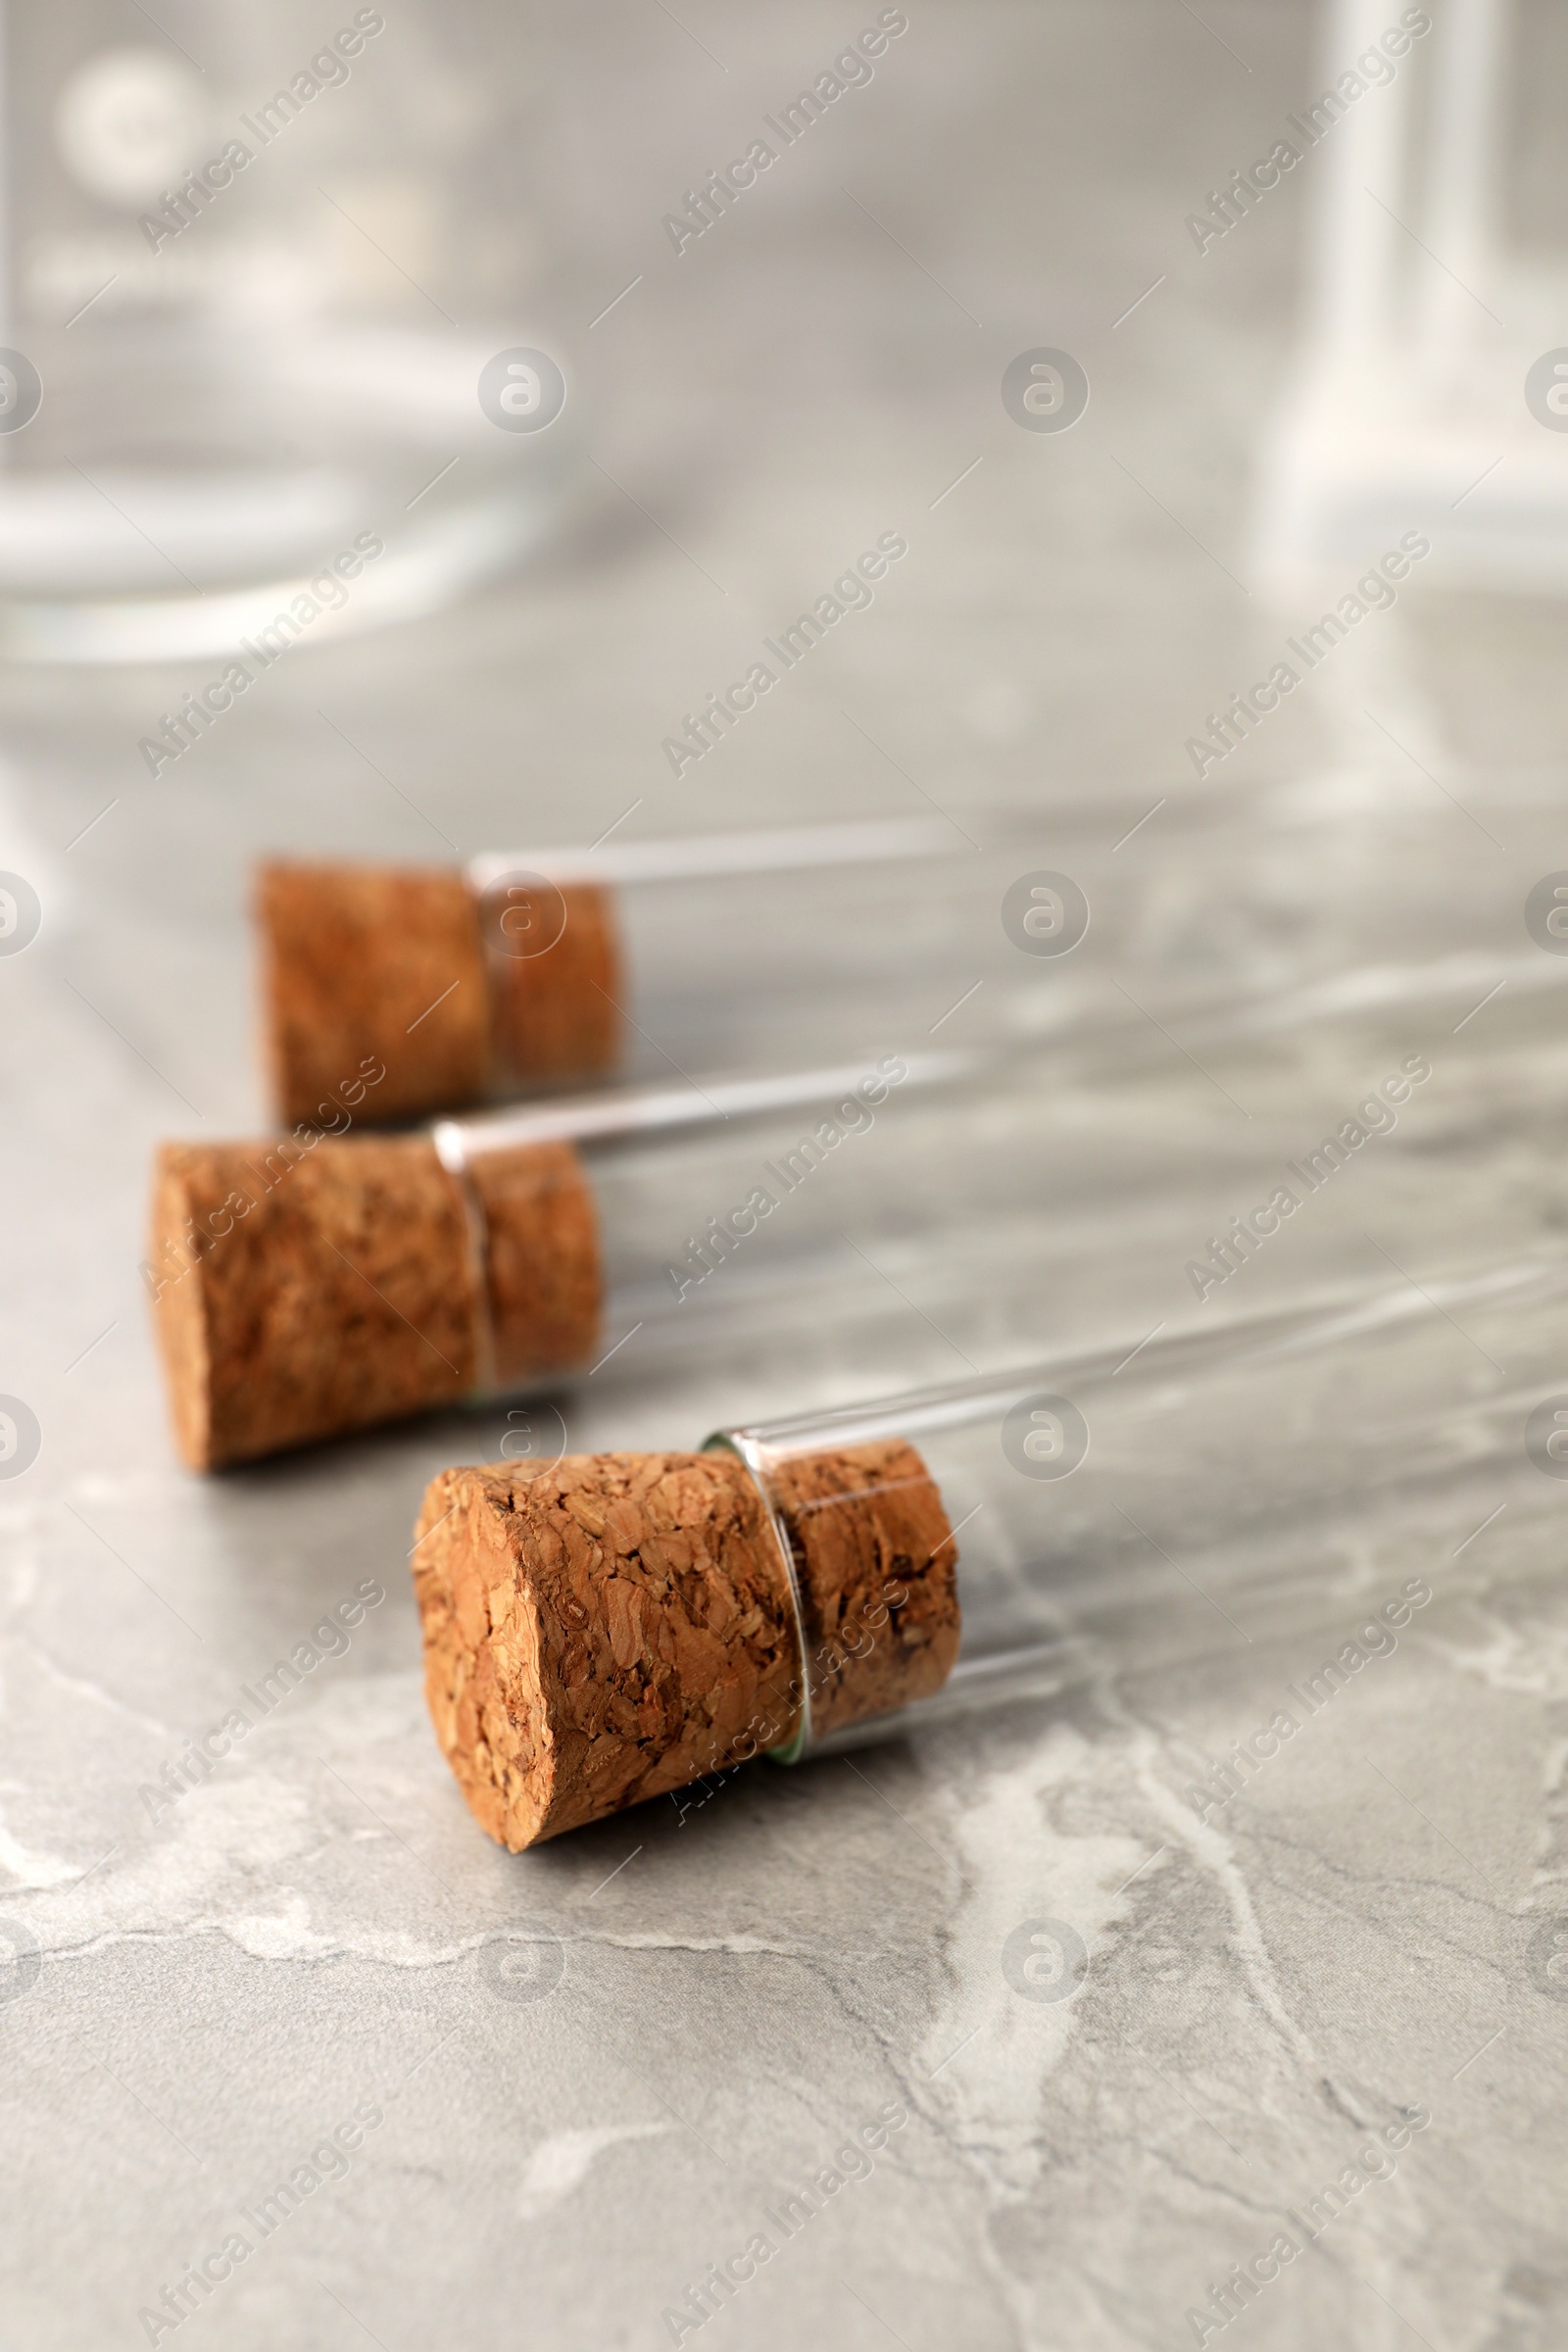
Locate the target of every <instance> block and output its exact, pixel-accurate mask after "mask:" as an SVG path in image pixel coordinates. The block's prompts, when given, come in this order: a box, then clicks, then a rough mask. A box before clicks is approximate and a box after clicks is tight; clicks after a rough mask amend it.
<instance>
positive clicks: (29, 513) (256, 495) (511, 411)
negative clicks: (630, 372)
mask: <svg viewBox="0 0 1568 2352" xmlns="http://www.w3.org/2000/svg"><path fill="white" fill-rule="evenodd" d="M3 10H4V0H0V44H3V49H0V55H3V73H4V81H3V109H4V111H3V116H0V134H3V140H4V145H3V150H0V169H3V174H4V181H3V193H0V653H4V654H6V655H8V656H10V657H12V658H20V659H25V660H33V661H53V662H73V661H81V662H103V661H110V662H115V661H123V662H135V661H162V660H170V659H175V658H181V657H184V656H189V655H195V654H203V653H210V652H219V651H221V650H223V649H225V648H229V647H232V646H234V645H235V643H236V641H237V640H239V639H240V638H242V637H245V636H248V635H251V634H253V633H254V632H256V631H259V630H265V629H268V628H269V627H276V625H277V624H278V623H279V622H280V621H286V622H287V624H288V628H289V630H290V631H291V632H292V635H293V636H299V635H304V634H308V635H309V637H310V639H311V640H312V641H313V642H315V641H317V640H319V638H321V637H323V636H326V635H330V634H334V633H343V632H346V631H351V630H357V629H363V628H367V627H369V626H372V625H374V624H376V623H378V622H381V621H384V620H391V619H401V618H404V617H408V616H410V615H412V614H414V613H420V612H425V611H429V610H431V609H432V608H433V607H435V606H438V605H440V604H442V603H444V602H446V601H447V600H448V599H449V598H451V597H453V596H455V595H457V594H459V593H461V592H462V591H463V590H464V589H465V588H466V587H468V586H469V585H471V584H472V583H473V582H475V581H477V580H478V579H481V578H483V577H484V576H486V575H487V574H489V573H491V572H493V571H495V570H496V569H498V568H500V567H501V566H502V565H504V564H507V563H508V562H510V561H511V560H513V559H514V558H515V556H516V555H517V554H518V553H519V552H521V551H523V550H525V549H526V548H527V547H528V546H529V545H530V543H531V542H533V541H535V540H537V539H538V538H539V537H540V536H541V535H543V534H544V533H545V532H546V531H547V530H549V529H550V528H551V527H552V525H553V524H554V523H555V521H556V520H557V518H558V517H559V515H560V514H561V511H562V509H563V507H564V503H565V501H566V499H567V497H568V495H569V492H570V489H571V485H572V483H573V481H574V479H575V478H576V475H577V468H576V466H575V465H574V463H573V449H572V445H573V437H574V425H575V417H574V414H573V410H572V406H571V404H570V403H568V402H565V384H564V377H563V375H562V373H561V369H560V364H559V361H558V360H556V359H555V358H554V357H553V356H550V354H551V353H552V352H553V351H554V350H556V349H559V340H558V338H557V337H556V336H555V335H554V334H553V333H552V332H551V330H550V327H549V325H548V323H547V320H546V304H547V301H548V297H547V295H546V292H545V289H544V285H543V278H544V269H543V254H542V250H541V242H540V239H539V236H538V231H537V226H536V221H535V217H534V213H533V210H532V207H531V206H530V204H529V202H528V201H527V191H526V188H525V187H523V186H519V185H518V184H517V180H518V175H519V173H520V172H522V169H523V167H522V163H521V159H522V158H524V157H526V155H527V154H528V153H529V152H530V147H531V141H530V139H529V137H528V130H529V117H530V112H531V108H532V105H533V101H534V89H535V76H534V75H533V74H532V73H530V68H529V57H528V44H527V42H526V40H525V38H524V37H523V31H522V28H521V27H520V26H519V25H517V24H516V23H515V21H514V20H513V19H512V18H511V16H510V14H509V13H507V12H503V11H500V10H490V9H486V10H484V12H483V18H484V23H483V38H482V40H473V41H469V40H468V39H467V37H466V34H467V30H468V23H467V17H466V11H465V10H464V9H463V8H461V7H456V8H454V10H453V11H452V14H451V15H450V17H449V16H448V15H447V13H446V12H445V11H443V12H442V13H441V15H440V16H439V17H437V15H436V13H435V12H433V11H429V10H426V9H422V8H418V7H414V6H410V5H405V6H402V7H400V8H398V9H397V10H396V11H395V12H391V13H387V12H384V11H383V10H382V9H380V8H377V7H365V6H362V7H355V6H353V5H350V4H349V0H336V5H335V7H334V9H333V11H332V14H331V15H330V16H324V15H323V13H322V11H321V10H320V9H319V7H310V8H307V7H306V6H305V5H303V0H271V4H270V6H269V7H268V8H267V9H265V10H252V9H247V8H244V7H242V6H240V5H239V4H238V0H161V4H160V6H159V7H158V10H157V14H156V19H155V17H154V15H153V14H152V13H151V12H149V11H146V10H144V9H141V8H140V7H138V6H137V5H136V0H65V4H64V5H61V6H57V7H54V8H47V9H46V8H43V7H40V6H37V5H36V4H34V5H32V6H30V7H26V8H22V7H19V6H16V5H13V7H12V10H11V13H10V17H9V21H7V20H6V19H5V18H4V14H3ZM541 347H544V348H541ZM563 405H564V408H565V414H564V416H562V415H560V412H561V410H562V408H563ZM313 583H314V593H313ZM312 608H314V610H313V609H312Z"/></svg>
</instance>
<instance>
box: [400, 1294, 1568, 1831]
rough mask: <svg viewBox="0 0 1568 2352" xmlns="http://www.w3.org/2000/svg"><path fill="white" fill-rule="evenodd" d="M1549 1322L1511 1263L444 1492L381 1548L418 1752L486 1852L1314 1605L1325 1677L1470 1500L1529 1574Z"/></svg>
mask: <svg viewBox="0 0 1568 2352" xmlns="http://www.w3.org/2000/svg"><path fill="white" fill-rule="evenodd" d="M1565 1303H1568V1259H1564V1258H1561V1257H1551V1258H1543V1259H1541V1260H1539V1261H1533V1262H1529V1263H1522V1264H1516V1265H1512V1266H1504V1267H1501V1268H1497V1269H1493V1270H1489V1271H1485V1272H1483V1273H1480V1274H1476V1275H1469V1276H1464V1277H1459V1278H1455V1279H1452V1280H1449V1281H1447V1282H1445V1283H1429V1284H1427V1285H1425V1286H1424V1287H1423V1289H1422V1290H1420V1291H1417V1290H1416V1289H1415V1287H1414V1286H1413V1285H1409V1284H1406V1285H1403V1286H1401V1288H1400V1289H1399V1290H1397V1292H1396V1291H1391V1292H1380V1293H1375V1294H1363V1295H1361V1296H1358V1297H1354V1298H1349V1299H1341V1300H1338V1301H1335V1302H1332V1303H1330V1304H1327V1305H1321V1306H1318V1307H1315V1308H1312V1309H1308V1310H1303V1311H1301V1312H1299V1313H1295V1314H1284V1315H1269V1316H1265V1317H1259V1318H1256V1319H1255V1320H1252V1321H1250V1322H1248V1323H1238V1324H1234V1325H1232V1326H1230V1327H1229V1328H1228V1329H1224V1330H1220V1331H1207V1332H1203V1333H1201V1334H1188V1335H1179V1336H1176V1337H1173V1338H1170V1339H1166V1340H1160V1341H1156V1342H1154V1343H1152V1345H1149V1346H1147V1347H1145V1348H1136V1347H1135V1348H1130V1349H1129V1348H1127V1347H1119V1348H1106V1349H1103V1350H1101V1351H1099V1352H1096V1353H1091V1354H1086V1355H1082V1356H1078V1357H1075V1358H1068V1359H1065V1360H1063V1359H1057V1360H1054V1361H1048V1362H1045V1363H1042V1364H1037V1365H1033V1366H1029V1367H1026V1368H1024V1369H1021V1370H1015V1371H1010V1372H1008V1373H1006V1374H1005V1375H1003V1376H1001V1377H988V1378H982V1379H977V1380H971V1381H966V1382H963V1383H960V1384H958V1385H956V1386H953V1387H946V1388H938V1389H927V1390H922V1391H918V1392H915V1393H913V1394H911V1395H907V1396H903V1397H890V1398H886V1399H882V1400H878V1401H876V1402H872V1403H868V1404H865V1405H862V1406H858V1407H854V1408H850V1409H847V1410H842V1411H834V1412H828V1413H821V1414H809V1415H803V1416H800V1417H797V1418H794V1419H789V1420H780V1421H773V1422H767V1423H763V1424H760V1425H758V1426H753V1427H745V1428H741V1427H736V1428H729V1429H724V1430H720V1431H719V1432H718V1433H717V1434H716V1435H715V1436H714V1437H712V1438H711V1439H710V1440H709V1441H708V1444H707V1446H705V1447H704V1448H703V1449H702V1450H701V1451H699V1452H695V1453H685V1454H682V1453H620V1454H615V1453H611V1454H579V1455H565V1456H564V1457H562V1458H561V1459H558V1460H556V1461H554V1462H545V1461H541V1460H532V1461H512V1462H500V1463H495V1464H492V1465H490V1466H489V1467H487V1468H462V1469H453V1470H448V1471H446V1472H443V1473H442V1474H441V1476H439V1477H438V1478H436V1479H435V1480H434V1481H433V1482H432V1483H431V1485H430V1487H429V1489H428V1491H427V1493H426V1495H425V1500H424V1506H423V1510H422V1512H421V1515H420V1518H419V1523H418V1527H417V1536H416V1543H415V1547H414V1551H413V1554H412V1558H413V1565H414V1574H415V1582H416V1588H417V1596H418V1601H419V1607H420V1614H421V1622H422V1625H423V1632H424V1643H425V1663H426V1689H427V1694H428V1697H429V1702H430V1708H431V1713H432V1717H433V1720H434V1724H435V1729H436V1733H437V1737H438V1740H439V1742H440V1745H441V1747H442V1749H443V1751H444V1752H445V1754H446V1756H447V1759H448V1761H449V1763H450V1764H451V1766H452V1768H453V1771H454V1773H455V1774H456V1776H457V1778H458V1780H459V1782H460V1784H461V1786H462V1788H463V1790H464V1793H465V1795H466V1799H467V1801H468V1803H469V1805H470V1807H471V1809H472V1810H473V1812H474V1813H475V1815H476V1817H477V1818H478V1820H479V1821H480V1822H481V1824H482V1825H483V1827H484V1828H485V1829H486V1830H487V1831H489V1833H490V1834H491V1835H492V1836H493V1837H495V1838H497V1839H498V1840H500V1841H501V1842H502V1843H504V1844H506V1845H508V1846H510V1847H511V1848H512V1849H513V1850H518V1849H520V1848H521V1847H523V1846H526V1845H530V1844H533V1843H534V1842H536V1841H537V1840H539V1839H541V1838H550V1837H554V1836H556V1835H557V1834H558V1833H560V1832H562V1831H564V1830H568V1829H572V1828H575V1827H578V1826H580V1825H582V1824H583V1823H586V1822H590V1821H594V1820H597V1819H600V1818H602V1817H604V1816H605V1815H607V1814H609V1813H613V1812H614V1811H616V1810H618V1809H619V1808H620V1807H622V1806H624V1805H628V1804H632V1803H634V1802H637V1801H639V1800H641V1799H644V1798H649V1797H654V1796H660V1795H664V1794H666V1793H669V1792H672V1791H676V1790H679V1789H682V1788H685V1787H688V1786H690V1785H691V1784H692V1783H693V1782H694V1781H696V1780H698V1779H701V1778H706V1777H707V1776H709V1775H711V1774H712V1773H715V1772H720V1771H724V1770H727V1769H729V1768H731V1767H734V1766H736V1765H739V1764H741V1763H743V1762H747V1761H749V1760H751V1759H752V1758H753V1757H756V1756H758V1755H770V1756H772V1757H773V1758H774V1759H775V1760H777V1761H780V1762H795V1761H799V1760H800V1759H802V1758H805V1757H809V1756H820V1755H826V1754H829V1753H831V1752H833V1751H835V1750H837V1749H840V1748H843V1747H848V1746H851V1745H855V1744H858V1743H859V1742H862V1741H864V1740H869V1739H876V1738H883V1737H886V1736H888V1735H891V1734H901V1733H907V1732H915V1731H918V1730H920V1729H922V1728H923V1727H926V1726H929V1725H933V1724H936V1723H939V1722H943V1721H946V1720H948V1719H950V1718H955V1717H958V1716H961V1715H964V1714H973V1713H975V1712H977V1711H984V1712H987V1713H989V1712H990V1711H992V1710H994V1709H995V1708H997V1707H1000V1706H1002V1705H1005V1704H1011V1703H1017V1702H1019V1701H1023V1700H1029V1699H1038V1698H1040V1697H1041V1696H1043V1695H1048V1694H1051V1693H1053V1692H1055V1691H1060V1690H1061V1689H1062V1688H1063V1686H1064V1685H1065V1684H1066V1683H1068V1682H1070V1681H1071V1680H1073V1679H1074V1678H1075V1677H1081V1676H1083V1675H1084V1674H1086V1673H1093V1672H1094V1671H1096V1669H1097V1667H1098V1669H1100V1670H1101V1671H1103V1672H1106V1673H1109V1672H1111V1671H1114V1672H1115V1673H1116V1674H1117V1676H1118V1677H1121V1676H1125V1675H1128V1674H1132V1673H1137V1672H1151V1671H1158V1670H1160V1669H1162V1668H1168V1667H1169V1666H1170V1665H1171V1664H1172V1663H1173V1662H1175V1661H1177V1660H1179V1659H1181V1658H1183V1657H1188V1656H1193V1655H1198V1654H1202V1653H1204V1652H1211V1651H1212V1650H1213V1649H1214V1648H1215V1646H1216V1645H1218V1646H1220V1647H1224V1646H1226V1645H1231V1646H1235V1645H1237V1644H1239V1643H1241V1642H1244V1641H1250V1640H1251V1639H1253V1638H1254V1637H1256V1638H1261V1636H1262V1635H1263V1634H1264V1633H1266V1632H1268V1631H1270V1630H1274V1631H1278V1630H1279V1629H1281V1628H1282V1627H1285V1626H1287V1625H1301V1626H1305V1625H1313V1626H1315V1625H1316V1624H1317V1623H1318V1621H1319V1620H1321V1618H1322V1615H1323V1613H1324V1608H1325V1602H1326V1599H1329V1598H1332V1599H1334V1600H1335V1601H1336V1602H1337V1603H1338V1606H1339V1612H1340V1613H1342V1614H1345V1615H1346V1616H1347V1617H1349V1616H1350V1613H1351V1612H1352V1611H1354V1612H1356V1614H1355V1617H1354V1623H1355V1624H1356V1627H1357V1629H1358V1630H1357V1632H1356V1634H1355V1636H1354V1638H1353V1639H1352V1640H1351V1641H1350V1642H1348V1643H1345V1644H1344V1645H1343V1646H1340V1647H1337V1648H1331V1649H1330V1651H1329V1656H1330V1658H1331V1659H1337V1660H1338V1663H1337V1664H1336V1665H1334V1666H1333V1667H1332V1669H1331V1673H1332V1675H1333V1676H1334V1677H1337V1679H1338V1683H1340V1684H1343V1683H1345V1682H1347V1681H1348V1680H1349V1679H1350V1678H1351V1677H1352V1675H1353V1674H1354V1673H1355V1672H1357V1671H1359V1669H1360V1667H1361V1666H1362V1665H1363V1664H1364V1662H1365V1659H1366V1657H1367V1656H1368V1655H1376V1654H1379V1652H1380V1651H1384V1650H1387V1649H1388V1648H1391V1647H1393V1646H1395V1645H1396V1643H1397V1639H1398V1636H1399V1633H1400V1631H1401V1630H1402V1629H1403V1628H1404V1627H1405V1626H1407V1625H1408V1624H1409V1623H1410V1622H1411V1619H1412V1617H1413V1616H1414V1614H1415V1612H1417V1611H1418V1610H1419V1609H1421V1608H1423V1607H1425V1606H1426V1605H1427V1603H1428V1602H1429V1601H1430V1600H1431V1599H1432V1597H1433V1581H1434V1579H1435V1578H1436V1577H1437V1576H1438V1574H1439V1572H1440V1569H1441V1570H1442V1571H1443V1572H1444V1573H1445V1574H1446V1576H1449V1577H1452V1576H1454V1575H1456V1574H1458V1573H1459V1572H1458V1571H1455V1570H1454V1569H1453V1567H1452V1561H1453V1559H1454V1558H1455V1557H1456V1556H1457V1555H1458V1554H1459V1553H1462V1552H1463V1551H1464V1549H1465V1544H1464V1542H1462V1541H1461V1539H1466V1538H1470V1537H1472V1536H1473V1534H1474V1533H1475V1532H1476V1530H1477V1529H1478V1527H1479V1525H1480V1524H1483V1523H1485V1524H1490V1523H1491V1520H1494V1519H1495V1518H1496V1517H1497V1515H1498V1513H1499V1509H1500V1507H1501V1505H1502V1504H1503V1503H1505V1502H1506V1503H1510V1504H1511V1505H1512V1506H1513V1507H1512V1508H1511V1509H1510V1514H1509V1522H1508V1526H1509V1537H1508V1542H1509V1544H1510V1548H1511V1553H1512V1556H1513V1558H1514V1559H1515V1561H1519V1560H1522V1559H1524V1558H1527V1557H1530V1556H1532V1550H1531V1547H1532V1546H1533V1547H1534V1548H1533V1556H1534V1558H1535V1561H1536V1564H1537V1567H1538V1570H1539V1572H1540V1573H1541V1574H1542V1575H1544V1576H1550V1575H1556V1574H1558V1573H1560V1571H1559V1569H1558V1566H1557V1562H1558V1560H1559V1558H1560V1550H1561V1539H1562V1529H1563V1521H1564V1515H1565V1514H1568V1492H1565V1491H1564V1486H1563V1483H1562V1482H1564V1481H1565V1480H1568V1395H1564V1394H1562V1393H1560V1392H1558V1393H1553V1391H1554V1390H1555V1389H1556V1384H1558V1383H1560V1382H1561V1380H1562V1378H1563V1371H1562V1365H1563V1352H1562V1340H1563V1329H1564V1309H1565ZM1504 1365H1506V1367H1507V1368H1506V1370H1504V1369H1503V1366H1504ZM1380 1511H1381V1512H1383V1513H1386V1514H1389V1515H1390V1517H1391V1519H1393V1520H1396V1521H1397V1525H1398V1527H1399V1532H1400V1550H1399V1554H1398V1558H1397V1561H1396V1562H1394V1563H1393V1564H1392V1565H1388V1566H1385V1568H1384V1570H1383V1572H1382V1574H1381V1576H1380V1574H1379V1563H1378V1560H1377V1556H1376V1554H1377V1546H1376V1544H1374V1542H1373V1540H1372V1537H1371V1536H1370V1535H1369V1529H1370V1528H1373V1527H1374V1526H1375V1524H1376V1514H1377V1513H1378V1512H1380ZM1489 1515H1490V1517H1489ZM1412 1566H1414V1567H1415V1568H1417V1569H1418V1570H1419V1569H1421V1568H1422V1567H1423V1566H1429V1567H1430V1568H1431V1570H1432V1575H1431V1576H1428V1575H1426V1574H1423V1573H1416V1574H1414V1575H1412V1574H1411V1573H1410V1570H1411V1568H1412ZM1352 1651H1353V1652H1354V1653H1355V1654H1354V1656H1353V1657H1352V1656H1351V1655H1350V1654H1349V1653H1350V1652H1352ZM1310 1654H1311V1656H1312V1658H1313V1661H1314V1665H1315V1659H1316V1654H1317V1653H1316V1652H1312V1653H1310ZM1292 1687H1293V1688H1294V1686H1292ZM1298 1699H1299V1712H1300V1713H1301V1717H1302V1719H1303V1720H1304V1716H1305V1713H1306V1712H1307V1711H1309V1710H1310V1708H1311V1704H1312V1701H1311V1697H1310V1695H1309V1694H1308V1693H1303V1692H1300V1691H1298ZM1282 1712H1284V1713H1289V1712H1290V1702H1286V1703H1285V1705H1284V1706H1283V1708H1282ZM1289 1736H1290V1734H1289V1731H1288V1730H1287V1729H1286V1728H1285V1727H1284V1726H1283V1725H1281V1726H1280V1727H1278V1728H1277V1729H1276V1732H1275V1738H1276V1740H1279V1739H1282V1738H1286V1737H1289ZM1256 1764H1257V1756H1256V1753H1255V1750H1254V1751H1253V1752H1252V1753H1251V1755H1250V1758H1241V1759H1239V1760H1236V1770H1237V1771H1238V1773H1240V1774H1241V1775H1242V1776H1243V1777H1244V1778H1245V1774H1246V1772H1247V1771H1250V1770H1253V1769H1256Z"/></svg>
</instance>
